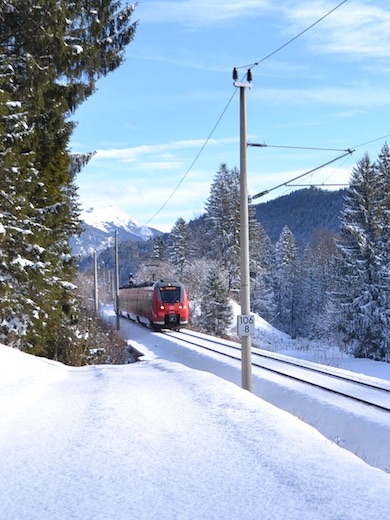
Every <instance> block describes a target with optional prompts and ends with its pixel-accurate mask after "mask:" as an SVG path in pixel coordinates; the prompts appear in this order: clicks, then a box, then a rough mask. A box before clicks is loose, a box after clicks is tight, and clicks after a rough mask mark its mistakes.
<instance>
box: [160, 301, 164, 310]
mask: <svg viewBox="0 0 390 520" xmlns="http://www.w3.org/2000/svg"><path fill="white" fill-rule="evenodd" d="M160 309H161V310H162V311H163V310H164V309H165V305H164V304H163V303H162V304H161V305H160Z"/></svg>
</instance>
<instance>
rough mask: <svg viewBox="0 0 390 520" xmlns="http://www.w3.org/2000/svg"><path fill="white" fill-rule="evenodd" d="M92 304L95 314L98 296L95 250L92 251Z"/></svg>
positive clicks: (97, 309) (97, 308)
mask: <svg viewBox="0 0 390 520" xmlns="http://www.w3.org/2000/svg"><path fill="white" fill-rule="evenodd" d="M93 306H94V311H95V314H97V313H98V311H99V297H98V275H97V256H96V251H94V252H93Z"/></svg>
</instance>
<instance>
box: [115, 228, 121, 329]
mask: <svg viewBox="0 0 390 520" xmlns="http://www.w3.org/2000/svg"><path fill="white" fill-rule="evenodd" d="M115 313H116V330H119V329H120V316H119V252H118V230H115Z"/></svg>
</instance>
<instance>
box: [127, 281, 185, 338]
mask: <svg viewBox="0 0 390 520" xmlns="http://www.w3.org/2000/svg"><path fill="white" fill-rule="evenodd" d="M119 313H120V314H121V315H122V316H126V317H128V318H130V319H132V320H136V321H138V322H140V323H143V324H145V325H147V326H149V327H151V328H153V329H155V330H159V329H166V328H167V329H176V330H177V329H180V328H182V327H185V326H186V325H187V324H188V320H189V307H188V296H187V291H186V289H185V287H184V285H183V284H181V283H180V282H177V281H176V280H158V281H156V282H150V283H144V284H128V285H125V286H124V287H121V288H120V289H119Z"/></svg>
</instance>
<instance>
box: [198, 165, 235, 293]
mask: <svg viewBox="0 0 390 520" xmlns="http://www.w3.org/2000/svg"><path fill="white" fill-rule="evenodd" d="M206 211H207V220H208V221H209V222H210V230H209V234H208V236H207V237H206V239H207V241H208V244H209V257H210V258H211V259H212V258H218V259H219V262H220V266H221V268H222V269H224V270H226V272H227V273H228V288H229V291H230V290H231V289H232V288H233V287H235V288H238V287H239V275H240V177H239V172H238V170H237V168H234V169H233V170H229V169H228V167H227V165H226V164H224V163H222V164H221V165H220V167H219V170H218V172H217V176H216V178H215V179H214V182H213V184H212V186H211V190H210V196H209V198H208V201H207V204H206Z"/></svg>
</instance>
